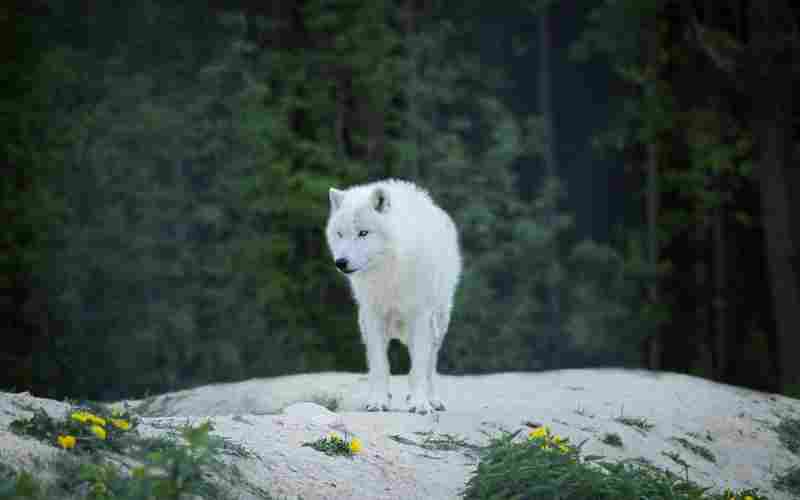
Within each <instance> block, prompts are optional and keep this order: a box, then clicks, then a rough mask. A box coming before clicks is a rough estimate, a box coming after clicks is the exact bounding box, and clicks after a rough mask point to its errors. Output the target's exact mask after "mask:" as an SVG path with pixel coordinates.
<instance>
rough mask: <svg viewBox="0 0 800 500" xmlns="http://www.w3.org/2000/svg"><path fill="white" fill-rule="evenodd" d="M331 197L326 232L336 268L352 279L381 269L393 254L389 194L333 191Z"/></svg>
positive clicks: (375, 190) (377, 189)
mask: <svg viewBox="0 0 800 500" xmlns="http://www.w3.org/2000/svg"><path fill="white" fill-rule="evenodd" d="M329 194H330V201H331V211H330V217H329V219H328V227H327V229H326V231H325V232H326V236H327V238H328V246H329V247H330V249H331V254H332V255H333V260H334V262H335V263H336V267H337V268H338V269H339V270H340V271H341V272H343V273H345V274H348V275H349V274H353V273H361V272H364V271H368V270H370V269H373V268H375V267H377V265H379V264H380V262H381V260H382V259H384V258H385V257H386V256H387V255H388V253H389V245H388V241H389V236H390V234H389V227H388V225H387V223H386V219H387V215H388V213H389V211H390V210H391V201H390V199H389V193H388V192H387V190H386V189H384V188H382V187H379V186H378V187H357V188H352V189H348V190H347V191H340V190H338V189H334V188H331V189H330V193H329Z"/></svg>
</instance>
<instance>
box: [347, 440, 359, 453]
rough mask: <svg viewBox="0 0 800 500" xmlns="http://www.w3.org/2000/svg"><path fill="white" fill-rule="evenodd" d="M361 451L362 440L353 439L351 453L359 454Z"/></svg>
mask: <svg viewBox="0 0 800 500" xmlns="http://www.w3.org/2000/svg"><path fill="white" fill-rule="evenodd" d="M360 451H361V440H360V439H358V438H353V439H351V440H350V452H351V453H359V452H360Z"/></svg>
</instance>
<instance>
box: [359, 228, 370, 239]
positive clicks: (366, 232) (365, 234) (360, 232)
mask: <svg viewBox="0 0 800 500" xmlns="http://www.w3.org/2000/svg"><path fill="white" fill-rule="evenodd" d="M368 234H369V231H364V230H363V229H362V230H361V231H359V232H358V237H359V238H364V237H366V236H367V235H368Z"/></svg>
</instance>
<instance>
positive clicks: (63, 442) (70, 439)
mask: <svg viewBox="0 0 800 500" xmlns="http://www.w3.org/2000/svg"><path fill="white" fill-rule="evenodd" d="M58 445H59V446H61V447H62V448H64V449H65V450H68V449H70V448H74V447H75V437H74V436H58Z"/></svg>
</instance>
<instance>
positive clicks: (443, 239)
mask: <svg viewBox="0 0 800 500" xmlns="http://www.w3.org/2000/svg"><path fill="white" fill-rule="evenodd" d="M330 202H331V213H330V217H329V219H328V225H327V228H326V236H327V239H328V245H329V247H330V249H331V253H332V254H333V258H334V261H337V262H338V264H337V266H342V270H343V271H344V272H346V273H347V277H348V279H349V280H350V284H351V286H352V289H353V295H354V296H355V299H356V302H357V303H358V322H359V326H360V327H361V336H362V340H363V342H364V343H365V344H366V347H367V363H368V366H369V384H370V395H369V399H368V400H367V402H366V405H365V408H366V409H367V410H371V411H379V410H388V409H389V399H390V398H391V395H390V394H389V362H388V358H387V348H388V344H389V340H390V339H392V338H396V339H398V340H400V341H401V342H403V343H405V344H406V345H407V346H408V349H409V352H410V355H411V373H410V374H409V382H410V384H409V387H410V394H409V398H408V401H409V411H412V412H417V413H428V412H430V411H432V410H434V409H436V410H443V409H444V404H443V403H442V401H441V399H440V398H439V397H438V395H437V394H436V392H435V390H434V384H433V378H434V376H435V374H436V359H437V355H438V353H439V348H440V347H441V345H442V341H443V340H444V336H445V334H446V333H447V327H448V325H449V323H450V313H451V311H452V309H453V295H454V294H455V290H456V285H457V284H458V279H459V275H460V274H461V254H460V252H459V248H458V233H457V231H456V227H455V224H453V221H452V219H451V218H450V216H448V215H447V213H445V212H444V210H442V209H441V208H439V207H438V206H437V205H436V204H435V203H434V202H433V200H432V199H431V197H430V196H429V195H428V194H427V193H426V192H425V191H423V190H421V189H420V188H418V187H417V186H416V185H414V184H412V183H410V182H405V181H399V180H394V179H390V180H385V181H380V182H374V183H371V184H365V185H361V186H354V187H351V188H349V189H347V190H344V191H339V190H336V189H333V188H331V190H330ZM365 232H366V233H365ZM342 259H346V264H345V263H344V262H343V260H342Z"/></svg>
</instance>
